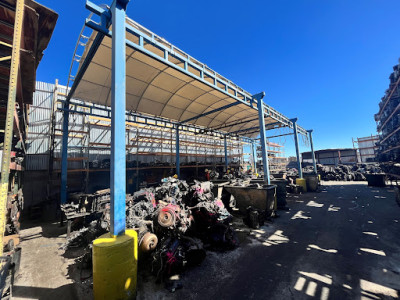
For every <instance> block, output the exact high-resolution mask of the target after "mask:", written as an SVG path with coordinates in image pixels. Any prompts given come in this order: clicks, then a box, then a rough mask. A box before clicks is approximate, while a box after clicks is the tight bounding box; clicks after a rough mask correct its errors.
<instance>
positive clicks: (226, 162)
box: [224, 135, 229, 171]
mask: <svg viewBox="0 0 400 300" xmlns="http://www.w3.org/2000/svg"><path fill="white" fill-rule="evenodd" d="M224 149H225V171H228V164H229V162H228V146H227V143H226V135H224Z"/></svg>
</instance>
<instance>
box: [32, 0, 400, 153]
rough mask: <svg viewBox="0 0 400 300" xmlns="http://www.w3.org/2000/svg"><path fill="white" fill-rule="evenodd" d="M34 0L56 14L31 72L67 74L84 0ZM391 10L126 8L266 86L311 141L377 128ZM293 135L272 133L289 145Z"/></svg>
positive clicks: (394, 57)
mask: <svg viewBox="0 0 400 300" xmlns="http://www.w3.org/2000/svg"><path fill="white" fill-rule="evenodd" d="M39 2H40V3H42V4H43V5H46V6H48V7H50V8H52V9H53V10H55V11H56V12H57V13H58V14H59V20H58V23H57V26H56V29H55V31H54V34H53V37H52V40H51V42H50V45H49V47H48V48H47V50H46V51H45V55H44V57H43V60H42V62H41V63H40V65H39V68H38V71H37V80H40V81H46V82H54V80H55V78H58V79H59V80H60V83H62V84H66V81H67V76H68V70H69V66H70V62H71V57H72V54H73V50H74V47H75V44H76V40H77V38H78V35H79V32H80V29H81V28H82V25H83V23H84V20H85V18H86V17H87V15H88V11H87V10H86V9H85V1H83V0H70V1H54V0H39ZM94 2H95V3H98V4H100V3H104V2H105V3H110V1H94ZM399 12H400V1H398V0H381V1H378V0H352V1H348V0H326V1H317V0H301V1H298V0H297V1H295V0H280V1H269V0H268V1H236V0H231V1H227V0H226V1H222V0H220V1H216V0H214V1H209V0H203V1H188V0H176V1H145V0H135V1H131V2H130V4H129V6H128V10H127V13H128V15H129V16H130V17H131V18H132V19H134V20H135V21H137V22H139V23H140V24H142V25H144V26H145V27H147V28H149V29H150V30H152V31H153V32H155V33H156V34H158V35H160V36H162V37H164V38H165V39H166V40H168V41H169V42H171V43H173V44H174V45H176V46H177V47H179V48H181V49H182V50H184V51H186V52H187V53H189V54H190V55H191V56H193V57H195V58H197V59H199V60H200V61H201V62H203V63H205V64H207V65H208V66H210V67H211V68H212V69H214V70H215V71H217V72H219V73H220V74H222V75H223V76H225V77H227V78H228V79H230V80H232V81H233V82H235V83H236V84H238V85H239V86H241V87H242V88H244V89H245V90H247V91H249V92H251V93H257V92H260V91H262V90H263V91H265V92H266V98H265V101H266V102H267V103H268V104H269V105H271V106H272V107H274V108H276V109H277V110H278V111H280V112H282V113H284V114H285V115H286V116H288V117H297V118H298V119H299V124H300V125H301V126H303V127H304V128H306V129H314V146H315V149H323V148H338V147H352V138H356V137H362V136H367V135H370V134H371V133H375V132H376V125H375V121H374V118H373V115H374V114H375V113H376V112H377V111H378V102H379V101H380V98H381V97H382V96H383V94H384V91H385V90H386V89H387V87H388V83H389V81H388V76H389V74H390V72H391V71H392V66H393V65H395V64H396V63H397V62H398V58H399V57H400V51H399V49H400V40H399V39H398V38H397V36H398V13H399ZM271 135H272V133H271ZM292 140H293V138H292V137H291V136H289V137H286V138H281V139H275V140H272V141H275V142H283V143H285V147H286V154H287V155H293V154H294V146H293V141H292ZM300 148H301V151H308V150H309V148H308V146H307V145H305V144H303V143H302V142H301V143H300Z"/></svg>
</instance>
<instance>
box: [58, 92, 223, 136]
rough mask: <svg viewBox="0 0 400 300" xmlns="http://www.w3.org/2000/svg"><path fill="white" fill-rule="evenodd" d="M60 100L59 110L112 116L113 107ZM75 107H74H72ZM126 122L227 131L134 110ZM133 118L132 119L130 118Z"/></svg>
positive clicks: (220, 134)
mask: <svg viewBox="0 0 400 300" xmlns="http://www.w3.org/2000/svg"><path fill="white" fill-rule="evenodd" d="M58 102H60V103H61V104H62V106H63V107H62V108H60V107H58V108H57V109H58V110H59V111H63V112H64V111H68V112H70V113H76V114H83V115H87V116H94V117H101V118H111V109H109V108H107V107H102V106H98V105H88V104H85V103H78V102H75V101H70V102H69V106H70V108H69V109H66V108H64V105H65V103H66V102H65V100H59V101H58ZM71 107H74V108H71ZM78 107H82V108H87V109H88V110H89V111H85V110H79V109H78ZM93 110H99V111H103V112H105V113H106V115H103V114H98V113H94V112H93ZM125 115H126V119H125V120H126V122H132V123H137V124H142V125H143V124H144V125H149V126H154V127H160V128H168V129H171V128H173V127H175V126H176V125H180V126H181V128H180V130H181V131H185V132H191V133H195V134H207V133H208V132H211V133H213V134H217V135H218V136H221V137H223V136H224V135H225V134H226V133H224V132H221V131H216V130H205V129H204V128H202V127H199V126H196V125H192V124H180V123H178V122H174V121H171V120H168V119H164V118H160V117H153V116H149V115H141V114H138V113H132V112H126V114H125ZM129 117H130V118H132V119H129Z"/></svg>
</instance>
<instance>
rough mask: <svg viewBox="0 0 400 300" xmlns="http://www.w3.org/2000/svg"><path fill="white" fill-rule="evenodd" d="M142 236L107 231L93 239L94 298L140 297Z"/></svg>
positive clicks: (131, 230) (126, 232) (132, 233)
mask: <svg viewBox="0 0 400 300" xmlns="http://www.w3.org/2000/svg"><path fill="white" fill-rule="evenodd" d="M137 260H138V237H137V232H136V231H135V230H133V229H127V230H126V231H125V234H124V235H119V236H113V235H112V234H111V233H106V234H103V235H102V236H100V237H99V238H98V239H96V240H94V242H93V294H94V299H95V300H99V299H104V300H106V299H107V300H110V299H121V300H123V299H134V298H135V296H136V283H137Z"/></svg>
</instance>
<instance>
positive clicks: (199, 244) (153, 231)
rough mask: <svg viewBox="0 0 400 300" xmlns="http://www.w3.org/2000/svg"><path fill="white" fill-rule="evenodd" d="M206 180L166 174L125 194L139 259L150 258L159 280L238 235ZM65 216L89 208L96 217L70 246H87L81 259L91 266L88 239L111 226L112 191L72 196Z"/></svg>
mask: <svg viewBox="0 0 400 300" xmlns="http://www.w3.org/2000/svg"><path fill="white" fill-rule="evenodd" d="M212 188H213V184H212V183H211V182H209V181H206V182H198V181H194V183H193V184H191V185H189V184H187V183H186V181H183V180H178V179H175V178H172V177H169V178H164V179H163V180H162V183H161V185H160V186H158V187H155V188H153V187H151V188H144V189H142V190H140V191H138V192H136V193H134V194H133V195H127V197H126V227H127V228H133V229H135V230H137V232H138V241H139V249H140V254H141V259H142V258H144V259H146V258H148V259H149V260H150V261H151V266H152V271H153V273H154V274H155V275H156V276H157V280H159V281H163V280H165V279H166V278H168V277H170V276H172V275H174V274H177V273H180V272H181V271H182V270H184V269H185V268H187V267H190V266H194V265H198V264H200V263H201V262H202V260H203V259H204V258H205V256H206V252H205V248H207V249H214V250H230V249H233V248H235V247H236V246H237V245H238V239H237V237H236V235H235V232H234V231H233V229H232V228H231V227H230V225H229V223H230V222H231V220H232V216H231V214H230V213H229V212H228V210H227V209H226V208H225V206H224V204H223V202H222V201H221V199H218V198H215V197H214V195H213V193H212ZM62 210H63V211H64V213H65V214H68V215H69V216H72V215H75V216H79V215H80V214H83V213H85V214H87V213H88V212H90V213H91V214H90V215H91V217H92V218H93V217H94V216H96V218H94V220H93V221H92V222H91V223H90V225H89V226H88V227H86V228H83V229H81V230H80V231H76V232H74V233H73V234H72V235H71V236H70V238H69V239H68V242H67V245H66V248H68V247H77V246H80V247H82V246H83V247H85V246H86V247H87V251H86V253H87V254H86V255H85V257H84V258H83V259H82V260H83V261H85V264H86V265H87V266H88V267H89V266H90V263H91V243H92V241H93V240H94V239H95V238H97V237H98V236H100V235H101V234H103V233H104V232H106V231H109V229H110V194H109V190H103V191H100V192H97V193H95V194H92V195H80V196H79V197H74V198H73V199H72V201H71V203H69V204H65V205H63V207H62Z"/></svg>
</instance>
